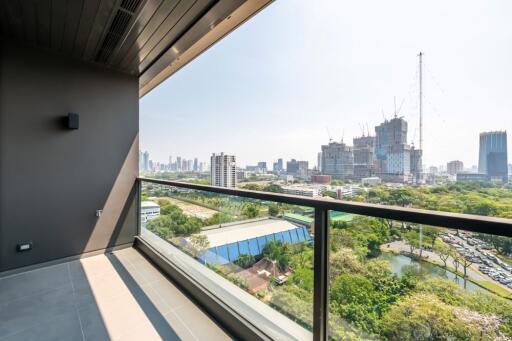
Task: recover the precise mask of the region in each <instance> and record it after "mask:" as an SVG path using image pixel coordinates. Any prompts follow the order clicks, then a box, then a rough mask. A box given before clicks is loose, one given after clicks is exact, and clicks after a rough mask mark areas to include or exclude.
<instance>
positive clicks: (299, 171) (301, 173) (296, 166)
mask: <svg viewBox="0 0 512 341" xmlns="http://www.w3.org/2000/svg"><path fill="white" fill-rule="evenodd" d="M308 168H309V163H308V162H307V161H297V160H295V159H291V160H290V161H288V162H286V173H287V174H290V175H294V176H298V177H302V178H305V177H307V176H308Z"/></svg>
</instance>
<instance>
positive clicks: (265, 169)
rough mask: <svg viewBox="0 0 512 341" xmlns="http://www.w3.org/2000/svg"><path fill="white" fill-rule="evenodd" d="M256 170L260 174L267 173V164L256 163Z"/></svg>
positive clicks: (262, 162)
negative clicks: (257, 169)
mask: <svg viewBox="0 0 512 341" xmlns="http://www.w3.org/2000/svg"><path fill="white" fill-rule="evenodd" d="M258 168H259V170H260V172H263V173H266V172H267V163H266V162H265V161H260V162H258Z"/></svg>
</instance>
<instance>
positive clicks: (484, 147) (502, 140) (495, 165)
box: [478, 131, 508, 181]
mask: <svg viewBox="0 0 512 341" xmlns="http://www.w3.org/2000/svg"><path fill="white" fill-rule="evenodd" d="M478 172H479V173H481V174H487V177H488V178H489V179H497V178H501V179H503V181H508V159H507V132H506V131H491V132H485V133H481V134H480V153H479V157H478Z"/></svg>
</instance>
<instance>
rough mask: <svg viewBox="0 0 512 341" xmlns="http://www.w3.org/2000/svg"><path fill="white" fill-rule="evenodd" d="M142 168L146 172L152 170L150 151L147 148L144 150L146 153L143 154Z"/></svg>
mask: <svg viewBox="0 0 512 341" xmlns="http://www.w3.org/2000/svg"><path fill="white" fill-rule="evenodd" d="M142 170H144V171H146V172H147V171H149V170H150V167H149V153H148V151H147V150H146V151H145V152H144V154H142Z"/></svg>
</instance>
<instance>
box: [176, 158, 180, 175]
mask: <svg viewBox="0 0 512 341" xmlns="http://www.w3.org/2000/svg"><path fill="white" fill-rule="evenodd" d="M176 171H177V172H179V171H181V156H178V157H176Z"/></svg>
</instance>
